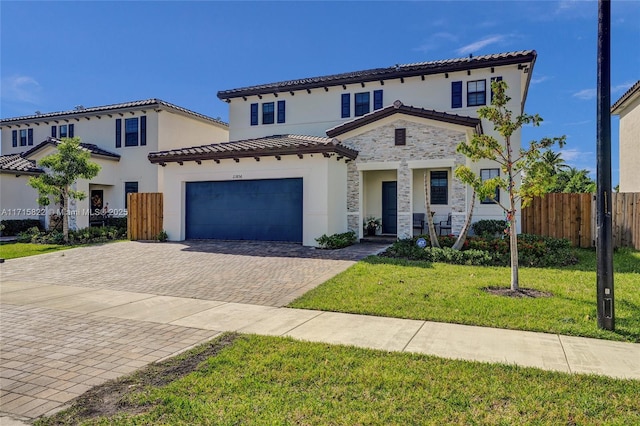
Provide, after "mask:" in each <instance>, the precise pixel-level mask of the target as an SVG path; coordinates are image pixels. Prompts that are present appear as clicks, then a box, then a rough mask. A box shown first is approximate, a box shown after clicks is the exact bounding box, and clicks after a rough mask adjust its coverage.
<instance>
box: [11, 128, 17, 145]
mask: <svg viewBox="0 0 640 426" xmlns="http://www.w3.org/2000/svg"><path fill="white" fill-rule="evenodd" d="M11 138H12V141H11V142H12V143H11V146H13V147H14V148H15V147H17V146H18V131H17V130H14V131H12V132H11Z"/></svg>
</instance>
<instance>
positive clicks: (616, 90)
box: [611, 81, 635, 93]
mask: <svg viewBox="0 0 640 426" xmlns="http://www.w3.org/2000/svg"><path fill="white" fill-rule="evenodd" d="M634 83H635V81H625V82H624V83H622V84H618V85H616V86H612V87H611V93H623V92H626V91H627V90H629V88H630V87H631V86H633V84H634Z"/></svg>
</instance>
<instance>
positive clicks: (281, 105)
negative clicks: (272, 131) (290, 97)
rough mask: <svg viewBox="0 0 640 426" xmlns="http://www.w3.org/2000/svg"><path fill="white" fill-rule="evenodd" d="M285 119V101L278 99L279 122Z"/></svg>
mask: <svg viewBox="0 0 640 426" xmlns="http://www.w3.org/2000/svg"><path fill="white" fill-rule="evenodd" d="M284 121H285V104H284V101H278V123H284Z"/></svg>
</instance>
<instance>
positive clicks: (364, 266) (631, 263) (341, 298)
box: [289, 250, 640, 342]
mask: <svg viewBox="0 0 640 426" xmlns="http://www.w3.org/2000/svg"><path fill="white" fill-rule="evenodd" d="M577 256H578V258H579V259H580V262H579V263H578V264H577V265H573V266H567V267H562V268H521V269H520V286H521V287H526V288H532V289H536V290H541V291H545V292H551V293H552V294H553V296H552V297H545V298H510V297H504V296H496V295H492V294H489V293H487V292H485V291H483V288H485V287H491V286H500V287H505V288H507V287H509V282H510V269H509V268H507V267H481V266H460V265H449V264H444V263H433V264H431V263H426V262H412V261H405V260H400V259H389V258H383V257H375V256H372V257H368V258H366V259H365V260H363V261H361V262H359V263H357V264H356V265H354V266H353V267H351V268H349V269H348V270H346V271H345V272H343V273H342V274H339V275H338V276H336V277H334V278H332V279H330V280H329V281H327V282H326V283H324V284H322V285H321V286H319V287H317V288H315V289H314V290H312V291H310V292H308V293H306V294H305V295H303V296H302V297H300V298H299V299H297V300H295V301H294V302H292V303H291V304H290V305H289V306H290V307H295V308H306V309H319V310H326V311H337V312H351V313H359V314H369V315H380V316H388V317H398V318H411V319H419V320H430V321H440V322H450V323H459V324H470V325H481V326H488V327H498V328H510V329H517V330H532V331H542V332H549V333H559V334H568V335H575V336H588V337H596V338H603V339H610V340H627V341H632V342H640V252H637V251H632V250H619V251H617V252H616V253H615V255H614V270H615V275H614V290H615V316H616V318H615V321H616V330H615V332H611V331H604V330H600V329H598V327H597V323H596V318H597V316H596V272H595V271H596V255H595V251H592V250H578V251H577Z"/></svg>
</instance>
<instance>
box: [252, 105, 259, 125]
mask: <svg viewBox="0 0 640 426" xmlns="http://www.w3.org/2000/svg"><path fill="white" fill-rule="evenodd" d="M251 125H252V126H257V125H258V104H251Z"/></svg>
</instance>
